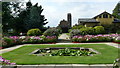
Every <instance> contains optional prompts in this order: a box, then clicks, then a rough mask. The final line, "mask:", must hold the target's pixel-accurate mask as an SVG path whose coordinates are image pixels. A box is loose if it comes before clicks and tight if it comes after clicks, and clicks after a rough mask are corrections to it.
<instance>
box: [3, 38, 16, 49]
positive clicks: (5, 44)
mask: <svg viewBox="0 0 120 68" xmlns="http://www.w3.org/2000/svg"><path fill="white" fill-rule="evenodd" d="M12 44H14V40H13V39H11V38H8V37H4V38H3V40H2V47H9V46H10V45H12Z"/></svg>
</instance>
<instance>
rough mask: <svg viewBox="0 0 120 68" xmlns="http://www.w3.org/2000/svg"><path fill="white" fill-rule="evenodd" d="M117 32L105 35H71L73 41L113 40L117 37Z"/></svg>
mask: <svg viewBox="0 0 120 68" xmlns="http://www.w3.org/2000/svg"><path fill="white" fill-rule="evenodd" d="M118 36H119V34H105V35H85V36H73V37H72V39H71V40H72V41H73V42H113V40H114V39H118V40H117V41H119V38H117V37H118Z"/></svg>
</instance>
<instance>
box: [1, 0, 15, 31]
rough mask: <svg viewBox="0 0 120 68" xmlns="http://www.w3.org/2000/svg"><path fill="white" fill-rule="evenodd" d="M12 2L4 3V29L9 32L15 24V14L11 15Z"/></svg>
mask: <svg viewBox="0 0 120 68" xmlns="http://www.w3.org/2000/svg"><path fill="white" fill-rule="evenodd" d="M10 4H11V3H10V2H3V3H2V26H3V27H2V29H3V32H8V29H10V28H11V25H12V24H13V16H12V15H11V7H10Z"/></svg>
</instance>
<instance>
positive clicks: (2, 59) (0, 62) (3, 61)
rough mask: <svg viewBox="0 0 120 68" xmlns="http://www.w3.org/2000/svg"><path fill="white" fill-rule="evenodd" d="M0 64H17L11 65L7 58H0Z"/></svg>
mask: <svg viewBox="0 0 120 68" xmlns="http://www.w3.org/2000/svg"><path fill="white" fill-rule="evenodd" d="M0 64H1V65H15V64H16V63H11V62H10V60H6V59H5V58H2V56H0ZM5 68H8V67H5ZM10 68H11V67H10Z"/></svg>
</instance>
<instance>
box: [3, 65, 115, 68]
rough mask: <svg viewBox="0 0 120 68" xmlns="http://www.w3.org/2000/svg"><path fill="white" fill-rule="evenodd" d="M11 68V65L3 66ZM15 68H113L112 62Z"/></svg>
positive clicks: (21, 66) (21, 67)
mask: <svg viewBox="0 0 120 68" xmlns="http://www.w3.org/2000/svg"><path fill="white" fill-rule="evenodd" d="M3 68H12V67H9V66H8V67H7V66H6V67H3ZM17 68H113V64H92V65H88V64H51V65H50V64H48V65H47V64H45V65H17Z"/></svg>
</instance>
